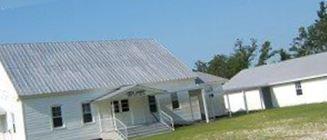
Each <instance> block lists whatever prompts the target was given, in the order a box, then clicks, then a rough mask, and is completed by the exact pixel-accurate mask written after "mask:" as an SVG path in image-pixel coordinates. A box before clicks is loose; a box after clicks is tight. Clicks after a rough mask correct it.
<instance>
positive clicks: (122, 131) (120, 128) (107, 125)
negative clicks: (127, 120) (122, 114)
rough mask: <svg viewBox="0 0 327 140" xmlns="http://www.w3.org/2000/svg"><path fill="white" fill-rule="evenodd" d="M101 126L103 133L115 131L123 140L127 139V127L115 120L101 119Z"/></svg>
mask: <svg viewBox="0 0 327 140" xmlns="http://www.w3.org/2000/svg"><path fill="white" fill-rule="evenodd" d="M101 126H102V131H103V132H107V131H115V132H117V133H118V134H119V136H121V137H122V138H123V139H124V140H127V139H128V131H127V126H126V125H125V124H124V123H123V122H121V121H120V120H119V119H117V118H103V119H101ZM112 128H113V129H112Z"/></svg>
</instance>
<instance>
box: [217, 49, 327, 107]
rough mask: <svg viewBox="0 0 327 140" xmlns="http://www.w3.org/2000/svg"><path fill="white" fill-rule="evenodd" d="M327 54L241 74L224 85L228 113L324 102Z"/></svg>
mask: <svg viewBox="0 0 327 140" xmlns="http://www.w3.org/2000/svg"><path fill="white" fill-rule="evenodd" d="M326 64H327V53H321V54H316V55H310V56H305V57H301V58H297V59H291V60H287V61H284V62H280V63H276V64H271V65H264V66H259V67H256V68H250V69H246V70H243V71H241V72H240V73H238V74H237V75H236V76H234V77H233V78H232V79H231V80H230V81H229V82H227V83H226V84H225V85H224V86H223V89H224V99H225V104H226V107H227V109H228V110H229V111H230V112H238V111H254V110H262V109H267V108H275V107H285V106H294V105H301V104H311V103H320V102H326V101H327V65H326Z"/></svg>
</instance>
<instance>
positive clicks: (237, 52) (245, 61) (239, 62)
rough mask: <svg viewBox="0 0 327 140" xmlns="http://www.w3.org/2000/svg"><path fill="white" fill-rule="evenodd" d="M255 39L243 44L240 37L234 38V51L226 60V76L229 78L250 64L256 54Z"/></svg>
mask: <svg viewBox="0 0 327 140" xmlns="http://www.w3.org/2000/svg"><path fill="white" fill-rule="evenodd" d="M257 47H258V45H257V41H256V40H255V39H251V44H250V45H244V44H243V41H241V40H240V39H237V40H236V43H235V48H234V53H232V54H231V56H230V57H229V59H228V61H227V69H228V70H229V71H228V74H227V78H231V77H233V76H234V75H236V74H237V73H239V72H240V71H241V70H243V69H247V68H249V67H250V66H251V65H252V62H253V60H254V58H255V56H256V53H255V52H256V50H257Z"/></svg>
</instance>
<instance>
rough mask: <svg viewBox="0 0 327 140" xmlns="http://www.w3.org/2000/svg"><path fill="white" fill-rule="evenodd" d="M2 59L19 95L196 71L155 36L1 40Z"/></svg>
mask: <svg viewBox="0 0 327 140" xmlns="http://www.w3.org/2000/svg"><path fill="white" fill-rule="evenodd" d="M0 61H1V63H2V64H3V66H4V68H5V70H6V71H7V73H8V75H9V77H10V78H11V80H12V82H13V84H14V87H15V88H16V90H17V92H18V94H19V95H21V96H27V95H36V94H44V93H52V94H53V93H56V92H64V91H72V90H83V89H93V88H106V87H108V88H109V87H110V88H115V87H119V86H121V85H131V84H140V83H150V82H161V81H167V80H178V79H187V78H194V77H196V75H195V74H194V73H193V72H192V71H191V70H190V69H189V68H187V66H186V65H184V64H183V63H182V62H180V61H179V60H178V59H177V58H176V57H174V56H173V55H172V54H171V53H170V52H169V51H168V50H167V49H166V48H164V47H163V46H162V45H161V44H159V43H158V42H157V41H155V40H152V39H127V40H112V41H105V40H104V41H72V42H43V43H42V42H40V43H16V44H1V45H0Z"/></svg>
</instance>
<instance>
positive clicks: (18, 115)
mask: <svg viewBox="0 0 327 140" xmlns="http://www.w3.org/2000/svg"><path fill="white" fill-rule="evenodd" d="M0 78H1V80H0V107H1V108H3V109H4V110H5V111H6V112H7V114H6V116H5V121H6V125H7V128H6V129H7V130H6V131H7V132H8V131H11V132H13V118H12V117H14V120H15V127H16V133H11V134H9V133H6V134H5V136H6V138H12V139H19V140H24V139H25V130H24V119H23V110H22V104H21V101H20V100H18V96H17V94H16V91H15V89H14V86H13V85H12V82H11V81H10V79H9V77H8V75H7V73H6V71H5V70H4V68H3V66H2V64H0Z"/></svg>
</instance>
